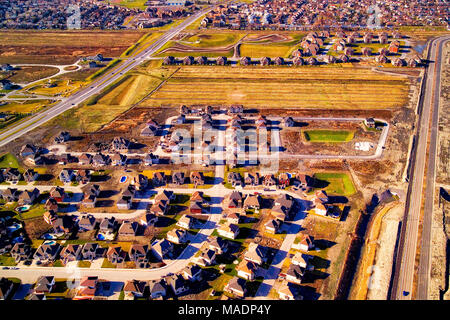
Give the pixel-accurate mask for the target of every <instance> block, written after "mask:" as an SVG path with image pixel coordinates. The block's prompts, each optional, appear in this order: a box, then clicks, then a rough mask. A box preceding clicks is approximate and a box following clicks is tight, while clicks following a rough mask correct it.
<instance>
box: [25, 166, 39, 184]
mask: <svg viewBox="0 0 450 320" xmlns="http://www.w3.org/2000/svg"><path fill="white" fill-rule="evenodd" d="M38 177H39V173H37V172H36V171H34V170H33V169H27V170H26V171H25V172H24V173H23V180H25V181H26V182H27V183H31V182H34V181H36V180H37V178H38Z"/></svg>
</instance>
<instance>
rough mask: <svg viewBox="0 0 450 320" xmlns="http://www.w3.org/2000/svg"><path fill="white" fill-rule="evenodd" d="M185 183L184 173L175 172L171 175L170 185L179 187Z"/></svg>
mask: <svg viewBox="0 0 450 320" xmlns="http://www.w3.org/2000/svg"><path fill="white" fill-rule="evenodd" d="M184 181H185V177H184V172H181V171H177V172H174V173H173V174H172V183H173V184H175V185H177V186H180V185H183V184H184Z"/></svg>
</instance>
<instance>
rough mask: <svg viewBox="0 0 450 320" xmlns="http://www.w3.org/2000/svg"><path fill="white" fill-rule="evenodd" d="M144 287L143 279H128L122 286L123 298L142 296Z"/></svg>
mask: <svg viewBox="0 0 450 320" xmlns="http://www.w3.org/2000/svg"><path fill="white" fill-rule="evenodd" d="M145 287H146V282H145V281H139V280H128V281H126V282H125V285H124V286H123V292H124V293H125V299H127V300H128V299H134V298H142V297H143V296H144V291H145Z"/></svg>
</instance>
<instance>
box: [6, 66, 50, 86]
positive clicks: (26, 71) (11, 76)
mask: <svg viewBox="0 0 450 320" xmlns="http://www.w3.org/2000/svg"><path fill="white" fill-rule="evenodd" d="M56 73H58V69H57V68H52V67H20V69H19V70H13V71H11V72H8V73H6V74H4V79H8V80H9V81H11V82H14V83H28V82H32V81H36V80H39V79H42V78H46V77H50V76H52V75H54V74H56ZM0 77H1V76H0Z"/></svg>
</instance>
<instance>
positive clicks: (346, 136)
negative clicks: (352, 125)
mask: <svg viewBox="0 0 450 320" xmlns="http://www.w3.org/2000/svg"><path fill="white" fill-rule="evenodd" d="M303 133H304V135H305V139H306V140H307V141H309V142H348V141H350V140H352V139H353V135H354V133H353V132H351V131H344V130H305V131H303Z"/></svg>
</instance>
